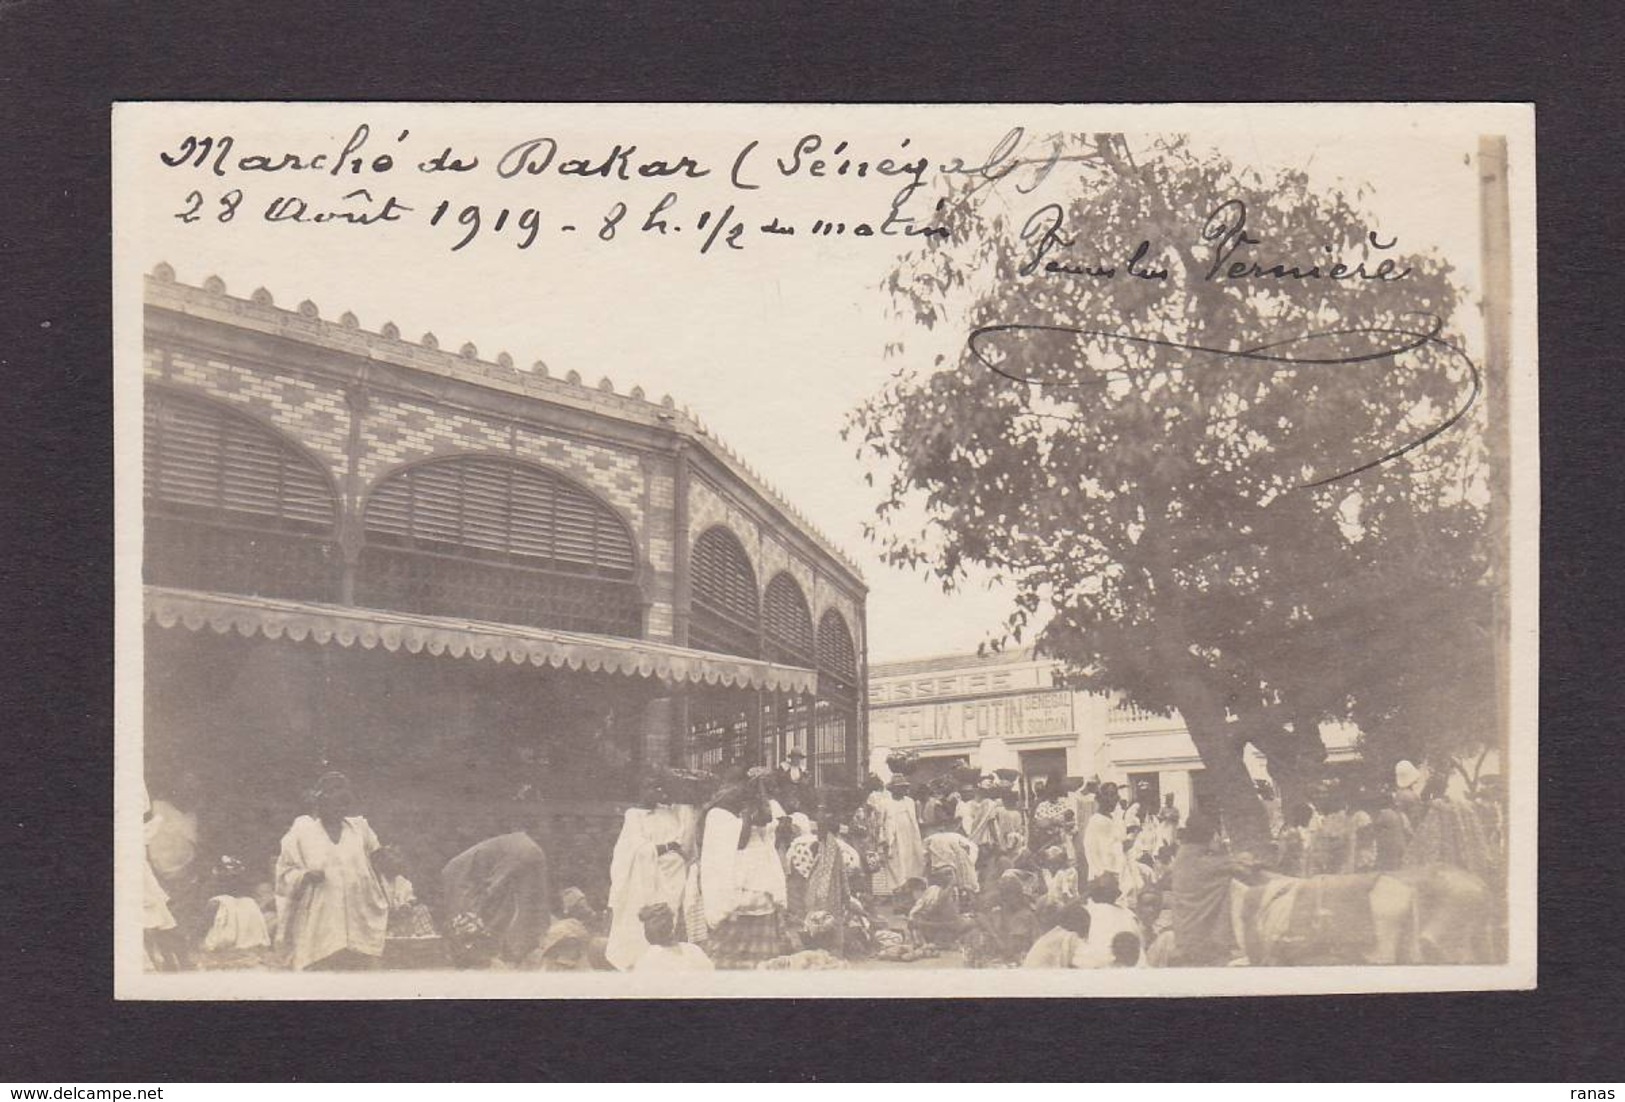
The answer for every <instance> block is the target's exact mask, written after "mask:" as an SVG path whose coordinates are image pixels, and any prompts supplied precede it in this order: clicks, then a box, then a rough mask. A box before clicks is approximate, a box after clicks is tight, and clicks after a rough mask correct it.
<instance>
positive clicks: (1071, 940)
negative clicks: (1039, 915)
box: [1021, 899, 1089, 968]
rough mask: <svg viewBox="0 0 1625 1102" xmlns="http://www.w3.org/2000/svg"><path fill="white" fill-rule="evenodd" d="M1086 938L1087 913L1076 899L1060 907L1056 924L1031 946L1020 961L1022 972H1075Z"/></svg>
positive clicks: (1087, 927)
mask: <svg viewBox="0 0 1625 1102" xmlns="http://www.w3.org/2000/svg"><path fill="white" fill-rule="evenodd" d="M1088 937H1089V909H1088V908H1087V907H1085V906H1084V905H1083V901H1082V900H1079V899H1073V900H1069V901H1068V902H1066V903H1063V904H1062V905H1061V907H1060V910H1059V912H1058V913H1057V915H1056V924H1055V926H1054V927H1052V928H1051V929H1050V930H1049V932H1048V933H1046V934H1044V936H1043V937H1041V938H1039V939H1038V940H1037V941H1035V942H1033V947H1032V948H1031V949H1029V950H1027V955H1026V957H1024V958H1023V959H1022V961H1021V966H1022V967H1023V968H1076V967H1077V958H1078V954H1079V953H1080V952H1081V951H1082V950H1083V947H1084V943H1085V941H1086V939H1087V938H1088Z"/></svg>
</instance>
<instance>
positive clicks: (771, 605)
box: [762, 573, 817, 666]
mask: <svg viewBox="0 0 1625 1102" xmlns="http://www.w3.org/2000/svg"><path fill="white" fill-rule="evenodd" d="M762 629H763V632H764V633H765V634H766V636H767V646H766V648H765V657H766V658H767V659H768V661H770V662H783V663H785V664H787V665H793V666H811V665H813V664H814V662H816V661H817V647H816V646H815V645H814V642H813V624H812V612H811V611H809V610H808V608H807V598H806V597H804V596H802V593H801V586H799V585H797V584H796V580H795V579H794V578H793V577H791V576H790V575H789V574H788V573H780V574H776V575H774V577H773V580H772V581H770V582H768V583H767V591H766V592H765V593H764V594H763V597H762Z"/></svg>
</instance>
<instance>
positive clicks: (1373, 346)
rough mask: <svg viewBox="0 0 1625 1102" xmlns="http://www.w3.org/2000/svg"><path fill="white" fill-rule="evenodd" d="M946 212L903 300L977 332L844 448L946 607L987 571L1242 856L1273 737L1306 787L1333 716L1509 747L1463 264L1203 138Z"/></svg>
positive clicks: (896, 293) (1423, 737)
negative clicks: (1393, 236) (1158, 752)
mask: <svg viewBox="0 0 1625 1102" xmlns="http://www.w3.org/2000/svg"><path fill="white" fill-rule="evenodd" d="M1014 137H1015V138H1017V139H1019V138H1021V137H1022V136H1021V135H1019V134H1018V135H1014ZM1012 148H1014V147H1012ZM942 198H943V199H944V200H945V201H944V202H941V203H939V204H938V211H939V222H940V223H941V224H942V225H944V226H946V227H947V228H948V229H949V231H950V233H949V234H948V235H947V236H945V237H943V238H941V239H938V240H932V241H929V242H926V243H924V244H922V245H920V246H919V247H918V248H916V249H915V250H914V251H913V252H911V253H910V254H908V255H906V256H905V257H904V258H903V259H902V261H901V262H900V263H899V265H898V267H897V268H896V270H895V271H893V272H892V273H891V275H890V277H889V279H888V280H887V284H886V286H887V288H888V290H889V291H890V292H891V294H892V297H893V302H894V305H895V307H896V310H897V313H898V315H899V317H900V319H901V320H902V321H903V322H904V323H905V324H908V325H911V326H919V327H923V328H924V329H927V330H947V331H948V332H949V333H951V334H953V336H954V338H955V340H956V343H957V338H958V337H959V336H960V335H961V334H963V335H964V336H965V337H966V338H967V339H966V340H965V342H964V344H963V345H962V346H960V347H959V349H958V351H957V352H955V353H951V354H948V355H945V356H938V357H936V360H935V362H933V363H931V364H929V365H923V364H917V363H914V362H913V361H912V360H911V359H910V355H909V351H908V347H909V345H910V344H911V343H913V342H914V341H913V338H910V339H909V340H907V341H905V342H903V343H902V344H899V345H894V346H892V348H890V349H889V350H888V351H889V352H891V353H892V354H894V355H897V356H899V357H900V358H901V360H902V363H903V366H902V368H901V369H900V370H899V371H898V372H897V373H896V375H895V376H894V377H893V379H892V380H891V382H890V383H889V384H888V385H887V386H886V387H885V388H884V389H883V390H882V391H881V392H880V393H878V394H876V395H875V396H874V397H872V398H871V399H870V400H869V401H868V402H867V403H865V404H864V405H863V406H862V407H861V408H859V409H858V410H857V411H855V412H854V414H853V415H852V417H851V420H850V422H849V424H848V426H847V431H848V434H849V439H853V440H855V441H856V442H857V443H858V445H859V454H860V456H864V457H866V459H867V460H868V461H869V462H870V463H871V464H872V465H873V468H874V470H873V471H872V474H871V477H872V478H878V479H879V481H880V485H881V487H882V491H883V493H882V499H881V501H880V503H879V506H878V515H879V518H880V522H879V523H878V524H877V525H876V526H875V527H874V530H873V534H874V536H875V538H876V539H878V540H880V541H882V543H883V544H884V551H885V554H886V556H887V557H888V559H889V560H890V561H891V562H893V563H895V564H900V565H907V566H920V567H924V568H927V569H929V570H931V571H932V572H934V573H935V574H936V575H937V576H938V577H939V578H941V579H942V580H943V582H944V584H945V585H948V586H950V587H951V586H953V585H954V584H956V582H958V581H959V580H961V579H963V578H964V577H965V575H966V571H967V568H968V567H972V566H974V567H978V568H986V569H991V570H992V571H994V572H995V573H996V574H997V575H999V576H1000V577H1002V578H1004V579H1005V580H1007V582H1008V583H1009V584H1010V586H1011V589H1012V592H1013V601H1014V606H1015V607H1014V609H1013V611H1012V614H1011V616H1010V619H1009V621H1008V623H1007V625H1005V629H1006V635H1005V636H1004V638H1005V639H1006V640H1016V641H1019V640H1021V639H1023V637H1024V635H1026V636H1030V635H1031V633H1032V632H1033V631H1034V630H1035V629H1038V628H1040V627H1041V629H1042V630H1041V631H1039V633H1038V638H1037V641H1038V644H1039V646H1040V648H1041V650H1042V651H1044V652H1045V653H1047V654H1050V655H1053V656H1056V657H1058V658H1061V659H1063V660H1065V662H1066V663H1067V665H1068V668H1069V669H1070V671H1071V674H1070V680H1071V681H1072V683H1073V684H1074V685H1075V686H1077V687H1080V688H1086V689H1090V690H1096V691H1115V692H1119V693H1121V694H1122V695H1123V697H1125V698H1126V699H1127V700H1128V701H1130V702H1132V703H1133V704H1134V705H1136V706H1138V707H1140V708H1143V709H1148V710H1153V711H1158V712H1163V713H1171V712H1173V711H1175V710H1177V711H1178V712H1179V713H1180V715H1181V716H1182V717H1183V719H1184V721H1185V723H1186V725H1187V727H1188V728H1189V729H1190V731H1191V734H1192V737H1193V739H1194V741H1195V743H1196V745H1197V748H1198V750H1199V752H1200V753H1201V755H1202V758H1203V763H1204V766H1205V767H1206V769H1207V770H1208V772H1209V774H1210V776H1211V777H1212V780H1213V783H1214V788H1215V791H1216V792H1218V794H1219V798H1220V800H1221V803H1222V805H1223V810H1224V814H1225V818H1226V823H1227V827H1228V828H1229V830H1230V832H1231V834H1232V836H1234V837H1238V838H1241V839H1243V840H1256V839H1258V838H1259V837H1260V835H1261V832H1262V831H1263V829H1264V828H1263V822H1264V817H1263V814H1262V810H1261V808H1260V806H1259V805H1258V801H1257V799H1256V797H1255V796H1254V794H1253V787H1252V785H1251V783H1250V781H1249V780H1248V778H1247V775H1246V772H1245V767H1244V765H1243V764H1242V751H1243V746H1244V744H1246V743H1248V742H1251V743H1253V744H1254V745H1255V746H1257V747H1258V748H1259V749H1260V750H1262V751H1263V752H1264V753H1265V754H1266V755H1267V756H1268V759H1269V763H1270V769H1271V772H1272V775H1274V777H1275V779H1276V781H1277V786H1278V787H1280V788H1283V789H1284V790H1285V791H1286V792H1288V793H1290V792H1292V791H1293V790H1294V789H1296V788H1297V787H1298V786H1299V785H1300V784H1301V783H1303V782H1304V780H1305V779H1306V778H1309V777H1312V776H1313V775H1314V772H1315V769H1316V767H1317V765H1318V763H1319V761H1320V760H1321V759H1323V757H1324V748H1323V746H1322V743H1321V739H1320V733H1319V725H1320V724H1321V723H1322V722H1325V721H1330V720H1357V721H1359V722H1361V723H1362V724H1363V725H1365V726H1366V730H1367V734H1368V736H1369V737H1370V738H1371V739H1373V740H1375V741H1373V742H1372V743H1371V745H1372V746H1381V747H1387V748H1392V747H1396V746H1399V745H1402V744H1406V743H1407V740H1409V741H1410V742H1411V743H1418V742H1420V744H1421V745H1424V746H1425V747H1428V748H1431V749H1432V751H1433V752H1435V753H1444V752H1446V751H1447V750H1448V748H1450V747H1451V746H1453V745H1455V744H1458V743H1470V742H1473V741H1475V740H1482V738H1483V737H1484V735H1485V733H1486V731H1487V730H1488V727H1487V723H1488V722H1489V720H1488V719H1487V718H1485V714H1484V708H1483V704H1484V702H1485V701H1488V700H1490V699H1492V696H1493V694H1492V692H1491V691H1490V687H1489V686H1488V685H1487V684H1486V680H1485V679H1486V678H1487V677H1488V676H1489V675H1490V673H1491V672H1492V670H1493V664H1492V663H1489V662H1487V661H1485V660H1483V654H1484V653H1486V652H1485V651H1484V649H1483V647H1484V646H1485V645H1487V641H1488V639H1489V629H1488V623H1487V617H1488V610H1489V602H1488V598H1487V586H1486V584H1485V583H1486V579H1485V572H1486V569H1487V565H1486V563H1487V560H1486V557H1485V553H1484V517H1483V508H1482V502H1483V500H1484V499H1485V494H1484V481H1483V480H1484V477H1485V475H1484V457H1483V453H1482V447H1481V445H1480V443H1479V441H1480V439H1481V433H1479V432H1478V431H1477V423H1478V418H1479V416H1480V412H1479V410H1478V409H1477V408H1476V407H1472V405H1471V403H1472V399H1473V397H1474V396H1475V395H1476V386H1477V382H1476V372H1475V371H1474V369H1473V368H1472V367H1471V365H1470V364H1468V363H1467V362H1466V360H1465V358H1464V357H1463V356H1462V355H1461V354H1460V353H1459V352H1458V351H1456V349H1455V347H1454V344H1455V342H1454V341H1453V340H1452V333H1451V329H1450V325H1449V323H1450V319H1452V317H1453V316H1454V315H1455V312H1456V310H1457V309H1458V306H1459V301H1458V292H1457V290H1456V288H1455V285H1454V283H1453V281H1452V278H1451V272H1450V269H1449V266H1448V265H1447V264H1446V263H1445V262H1444V261H1443V260H1441V259H1440V258H1438V257H1435V256H1424V255H1406V254H1405V253H1404V250H1403V249H1401V248H1400V247H1398V245H1397V244H1396V243H1394V242H1390V241H1386V240H1383V239H1382V238H1381V237H1380V236H1379V235H1378V234H1377V233H1376V232H1374V231H1375V227H1374V226H1373V225H1372V224H1371V223H1370V222H1368V221H1367V220H1365V219H1364V218H1363V217H1362V216H1361V213H1360V211H1359V209H1358V204H1359V202H1360V199H1361V195H1360V193H1358V192H1356V193H1355V194H1354V195H1345V194H1337V193H1328V192H1327V191H1325V190H1317V189H1315V188H1312V187H1311V186H1310V181H1309V179H1308V177H1307V176H1306V175H1305V174H1304V173H1302V172H1298V171H1290V170H1289V171H1278V172H1274V173H1271V174H1269V175H1265V174H1262V173H1260V172H1257V171H1254V170H1251V169H1247V168H1243V167H1241V166H1238V165H1236V164H1234V163H1233V162H1232V161H1231V160H1230V159H1229V158H1227V157H1225V156H1223V155H1221V154H1218V153H1208V152H1204V151H1200V150H1198V149H1196V148H1194V147H1193V146H1192V145H1191V144H1190V142H1189V141H1187V140H1185V139H1182V138H1165V139H1159V140H1156V141H1150V142H1145V143H1138V144H1136V143H1131V142H1130V141H1128V140H1126V139H1125V138H1123V137H1122V136H1119V135H1058V136H1054V137H1051V138H1047V139H1043V140H1038V141H1031V142H1026V143H1024V144H1022V145H1021V146H1020V147H1019V150H1018V151H1016V152H1011V151H1006V154H1005V156H1004V158H1003V159H1002V160H1001V161H1000V162H999V163H998V164H996V165H993V164H990V165H989V166H985V170H984V171H981V172H970V173H966V174H963V175H958V176H954V177H952V178H951V183H950V185H949V190H948V192H947V193H946V194H945V195H943V196H942ZM1241 235H1245V236H1241ZM1227 250H1228V251H1227ZM1385 259H1386V260H1389V261H1390V262H1391V266H1390V267H1389V268H1387V269H1386V273H1387V278H1358V277H1356V278H1337V279H1333V278H1326V276H1327V275H1328V274H1329V273H1330V272H1331V271H1332V268H1331V265H1333V264H1334V263H1341V264H1343V265H1345V267H1346V268H1348V269H1353V268H1354V266H1355V265H1356V264H1358V263H1361V262H1363V263H1364V264H1365V269H1364V271H1365V272H1367V273H1375V272H1377V271H1379V270H1383V269H1379V268H1378V265H1379V264H1380V263H1381V262H1382V261H1383V260H1385ZM1277 265H1279V266H1280V268H1279V270H1276V266H1277ZM1311 265H1315V266H1318V268H1319V270H1320V273H1321V275H1320V277H1319V278H1316V277H1309V276H1306V275H1305V274H1303V273H1305V272H1306V271H1307V269H1308V268H1309V267H1310V266H1311ZM1292 267H1296V268H1297V269H1298V272H1299V274H1298V275H1296V276H1294V275H1293V274H1291V273H1290V272H1289V271H1287V269H1289V268H1292ZM1108 272H1109V273H1110V274H1107V273H1108ZM1158 273H1162V274H1161V276H1160V277H1159V276H1158ZM1400 273H1403V274H1400ZM1464 410H1465V411H1466V413H1465V416H1461V417H1460V419H1459V420H1457V421H1455V422H1454V423H1451V422H1452V418H1453V417H1456V416H1457V415H1458V414H1461V413H1462V411H1464ZM1447 425H1448V427H1444V426H1447ZM1430 434H1435V435H1430ZM1396 453H1401V454H1396ZM1378 460H1381V461H1378ZM919 509H923V511H924V513H925V515H926V517H927V528H926V530H925V531H923V532H920V531H905V530H903V529H904V526H903V525H902V524H901V523H899V522H898V521H899V518H901V517H903V516H906V515H908V514H909V513H910V511H911V510H919ZM1418 724H1432V725H1433V726H1429V727H1427V729H1426V730H1425V731H1419V730H1417V729H1416V727H1415V726H1414V725H1418ZM1418 756H1425V755H1418Z"/></svg>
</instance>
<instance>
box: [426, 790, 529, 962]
mask: <svg viewBox="0 0 1625 1102" xmlns="http://www.w3.org/2000/svg"><path fill="white" fill-rule="evenodd" d="M505 825H506V826H507V827H508V830H507V832H506V833H504V834H499V835H497V836H496V837H494V838H487V839H486V840H485V841H483V842H479V843H477V844H475V845H473V846H470V847H469V848H468V849H466V850H464V851H463V852H462V853H459V854H458V855H457V856H456V857H453V858H452V859H451V860H450V861H448V862H446V866H445V868H444V869H442V870H441V872H440V882H441V899H442V905H443V907H444V913H445V914H446V915H447V916H448V917H455V916H457V915H461V914H472V915H474V916H476V917H478V918H479V920H480V924H481V925H482V926H483V927H484V929H485V930H486V931H488V933H489V934H490V937H491V940H492V943H493V945H494V947H495V949H496V954H497V956H498V957H500V958H501V959H502V960H504V961H506V962H507V963H509V964H518V963H520V962H522V961H523V960H524V959H525V958H526V957H528V956H529V955H530V954H531V953H533V952H535V951H536V949H537V947H538V946H540V945H541V943H542V939H543V937H544V936H545V935H546V933H547V930H548V925H549V921H550V919H551V918H552V898H553V897H552V894H551V889H550V884H549V879H548V868H547V854H546V853H545V852H544V851H543V850H542V846H541V836H542V817H541V808H540V806H539V805H537V804H535V803H534V802H531V801H528V800H515V801H513V802H512V803H511V804H510V805H509V806H508V808H507V822H506V824H505Z"/></svg>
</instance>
